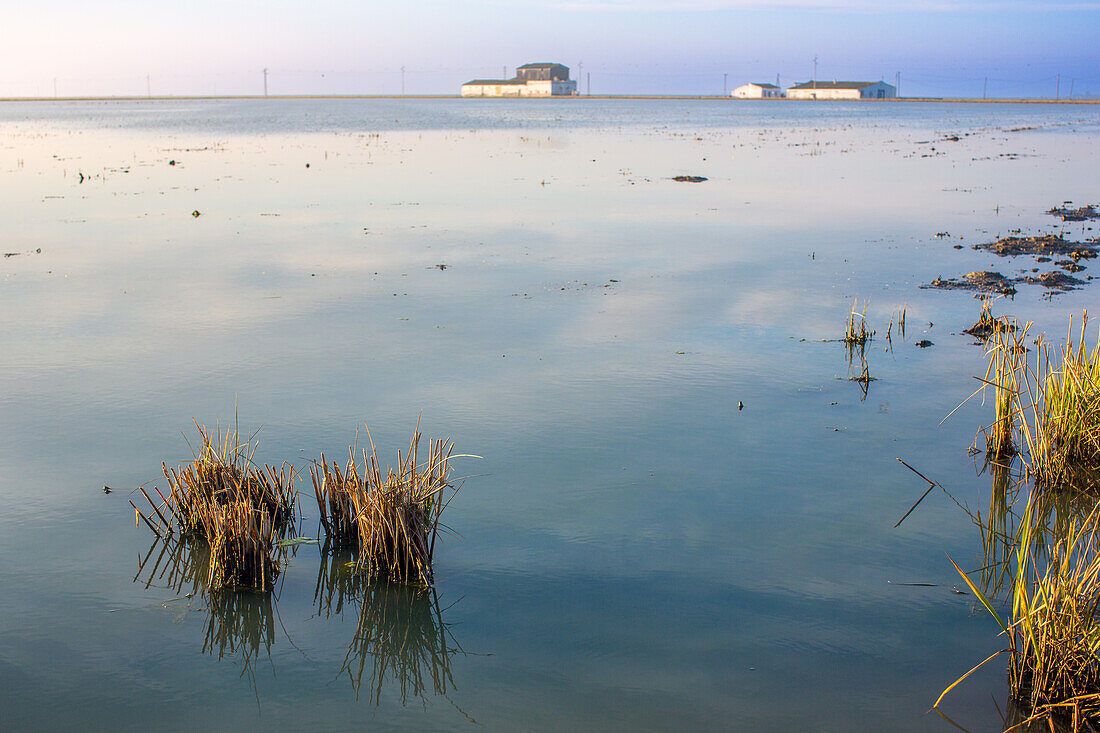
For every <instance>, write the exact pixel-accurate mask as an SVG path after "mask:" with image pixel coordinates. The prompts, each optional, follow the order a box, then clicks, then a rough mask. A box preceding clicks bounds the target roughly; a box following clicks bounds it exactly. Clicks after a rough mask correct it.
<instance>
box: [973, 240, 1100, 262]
mask: <svg viewBox="0 0 1100 733" xmlns="http://www.w3.org/2000/svg"><path fill="white" fill-rule="evenodd" d="M974 249H978V250H982V251H985V252H992V253H993V254H995V255H998V256H999V257H1016V256H1018V255H1043V256H1047V257H1070V258H1071V259H1073V260H1074V261H1076V260H1079V259H1091V258H1093V257H1095V256H1096V242H1071V241H1069V240H1068V239H1064V238H1063V237H1061V236H1059V235H1057V234H1047V235H1044V236H1038V237H1002V238H1001V239H998V240H997V241H995V242H990V243H988V244H977V245H974Z"/></svg>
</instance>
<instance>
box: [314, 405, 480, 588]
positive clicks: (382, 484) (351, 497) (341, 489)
mask: <svg viewBox="0 0 1100 733" xmlns="http://www.w3.org/2000/svg"><path fill="white" fill-rule="evenodd" d="M367 438H368V440H370V445H371V447H370V451H369V452H368V451H367V450H366V449H364V450H363V454H362V460H363V473H362V474H360V472H359V471H360V468H359V465H358V463H357V461H356V455H355V447H354V446H353V447H352V448H350V449H349V451H348V453H349V458H348V461H347V463H346V464H345V465H344V467H343V468H341V467H340V466H339V465H338V464H337V463H335V462H332V463H331V464H330V463H329V462H328V460H327V459H326V458H325V457H324V456H323V455H322V456H321V459H320V461H318V462H317V463H316V464H315V465H313V466H311V467H310V477H311V478H312V480H313V487H314V491H315V493H316V496H317V506H318V509H319V510H320V515H321V524H323V525H324V527H325V532H326V533H327V535H328V537H329V539H330V540H331V541H333V542H334V543H336V544H343V545H350V546H352V547H355V548H356V549H357V550H358V559H357V562H358V563H359V564H360V565H361V566H363V567H364V568H365V570H366V571H367V572H368V573H369V574H370V575H372V576H374V577H376V578H380V579H386V580H393V581H397V582H403V583H409V582H422V583H431V581H432V557H433V554H434V551H435V541H436V537H437V536H438V533H439V530H440V529H441V525H440V516H441V515H442V513H443V510H444V509H445V508H446V506H447V504H448V503H449V502H450V500H451V498H453V497H454V495H455V493H457V491H458V486H455V485H454V484H452V483H451V481H450V480H449V477H450V474H451V470H452V469H451V460H452V459H453V458H458V457H459V456H455V455H453V450H454V444H453V443H451V441H449V440H434V441H430V443H429V450H428V457H427V460H426V461H424V462H423V463H421V462H420V452H419V447H420V430H419V425H418V426H417V430H416V431H415V432H414V433H413V438H412V442H411V443H410V445H409V451H408V453H406V454H404V455H402V454H401V453H400V452H399V453H398V461H397V469H396V470H393V469H391V468H389V467H387V468H386V470H385V472H384V473H383V471H382V469H381V467H380V464H379V462H378V455H377V452H376V450H375V447H374V441H373V440H371V439H370V431H369V430H368V431H367Z"/></svg>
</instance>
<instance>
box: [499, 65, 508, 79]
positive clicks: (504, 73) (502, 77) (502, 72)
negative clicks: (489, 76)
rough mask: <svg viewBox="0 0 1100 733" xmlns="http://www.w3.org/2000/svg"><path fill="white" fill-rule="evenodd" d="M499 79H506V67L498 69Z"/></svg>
mask: <svg viewBox="0 0 1100 733" xmlns="http://www.w3.org/2000/svg"><path fill="white" fill-rule="evenodd" d="M500 78H501V79H507V78H508V67H507V66H501V67H500Z"/></svg>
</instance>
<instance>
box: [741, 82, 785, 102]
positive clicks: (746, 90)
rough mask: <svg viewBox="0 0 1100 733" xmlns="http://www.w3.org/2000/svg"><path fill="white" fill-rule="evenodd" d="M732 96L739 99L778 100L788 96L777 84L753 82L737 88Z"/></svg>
mask: <svg viewBox="0 0 1100 733" xmlns="http://www.w3.org/2000/svg"><path fill="white" fill-rule="evenodd" d="M730 96H731V97H737V98H738V99H778V98H780V97H785V96H787V93H786V92H784V91H783V90H782V89H780V88H779V87H777V86H776V85H775V84H768V83H767V82H752V83H749V84H742V85H741V86H739V87H737V88H736V89H734V90H733V91H732V92H730Z"/></svg>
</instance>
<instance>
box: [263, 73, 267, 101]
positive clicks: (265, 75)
mask: <svg viewBox="0 0 1100 733" xmlns="http://www.w3.org/2000/svg"><path fill="white" fill-rule="evenodd" d="M264 96H265V97H266V96H267V69H264Z"/></svg>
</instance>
